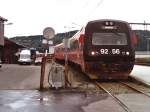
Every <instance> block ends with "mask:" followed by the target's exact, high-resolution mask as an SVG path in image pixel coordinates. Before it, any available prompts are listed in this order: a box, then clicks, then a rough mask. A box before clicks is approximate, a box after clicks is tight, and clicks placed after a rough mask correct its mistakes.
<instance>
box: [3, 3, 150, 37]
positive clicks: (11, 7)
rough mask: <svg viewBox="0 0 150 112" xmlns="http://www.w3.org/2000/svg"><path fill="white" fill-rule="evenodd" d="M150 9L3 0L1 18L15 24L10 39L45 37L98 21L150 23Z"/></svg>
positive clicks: (144, 6)
mask: <svg viewBox="0 0 150 112" xmlns="http://www.w3.org/2000/svg"><path fill="white" fill-rule="evenodd" d="M149 5H150V1H149V0H0V16H2V17H4V18H6V19H8V22H7V23H9V22H12V23H13V25H6V26H5V35H6V36H7V37H14V36H28V35H42V32H43V29H44V28H45V27H48V26H49V27H53V28H54V29H55V32H56V33H61V32H64V31H69V30H75V29H80V27H81V26H83V25H85V24H86V23H87V22H88V21H90V20H96V19H109V18H110V19H119V20H125V21H128V22H144V20H145V21H146V22H148V23H150V6H149ZM65 26H66V27H65ZM64 27H65V28H64ZM71 27H75V28H71Z"/></svg>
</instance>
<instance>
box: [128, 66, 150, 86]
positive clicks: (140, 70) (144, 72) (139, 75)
mask: <svg viewBox="0 0 150 112" xmlns="http://www.w3.org/2000/svg"><path fill="white" fill-rule="evenodd" d="M130 76H131V77H133V78H135V79H136V80H139V81H141V82H143V83H145V84H147V85H149V86H150V66H141V65H135V66H134V68H133V71H132V72H131V74H130Z"/></svg>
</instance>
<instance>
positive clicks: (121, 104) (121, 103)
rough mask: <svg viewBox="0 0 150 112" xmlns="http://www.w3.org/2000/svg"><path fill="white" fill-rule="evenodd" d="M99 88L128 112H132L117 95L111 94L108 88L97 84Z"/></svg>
mask: <svg viewBox="0 0 150 112" xmlns="http://www.w3.org/2000/svg"><path fill="white" fill-rule="evenodd" d="M95 84H96V86H97V87H98V88H101V89H102V90H104V91H105V92H106V93H108V94H109V95H110V96H111V97H112V98H113V99H114V100H115V101H116V102H117V103H118V104H119V105H120V106H121V107H122V108H123V109H124V110H125V111H126V112H132V111H131V110H130V109H129V108H128V107H127V106H126V105H125V104H124V103H123V102H122V101H121V100H119V99H118V98H117V97H116V96H115V95H113V94H111V93H110V92H109V91H108V90H107V89H106V88H104V87H103V86H102V85H101V84H100V83H98V82H95Z"/></svg>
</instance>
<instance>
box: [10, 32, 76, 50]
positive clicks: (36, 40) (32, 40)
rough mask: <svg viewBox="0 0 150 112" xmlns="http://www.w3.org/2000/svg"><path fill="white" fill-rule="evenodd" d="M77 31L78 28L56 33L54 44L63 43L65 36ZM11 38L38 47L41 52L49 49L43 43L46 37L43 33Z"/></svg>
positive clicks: (28, 45)
mask: <svg viewBox="0 0 150 112" xmlns="http://www.w3.org/2000/svg"><path fill="white" fill-rule="evenodd" d="M76 32H77V30H75V31H70V32H66V33H58V34H56V35H55V36H54V38H53V39H52V40H53V42H54V45H56V44H59V43H61V42H62V40H63V39H64V38H65V37H66V38H70V37H72V36H73V35H74V34H75V33H76ZM10 39H11V40H12V41H14V42H16V43H18V44H21V45H23V46H26V47H28V48H36V49H37V50H38V51H41V52H44V50H45V49H48V46H43V45H42V40H43V39H44V37H43V35H34V36H17V37H13V38H10Z"/></svg>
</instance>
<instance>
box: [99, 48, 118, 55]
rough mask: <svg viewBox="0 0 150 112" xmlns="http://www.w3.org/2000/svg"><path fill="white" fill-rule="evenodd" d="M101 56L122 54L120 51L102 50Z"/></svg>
mask: <svg viewBox="0 0 150 112" xmlns="http://www.w3.org/2000/svg"><path fill="white" fill-rule="evenodd" d="M100 54H120V49H100Z"/></svg>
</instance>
